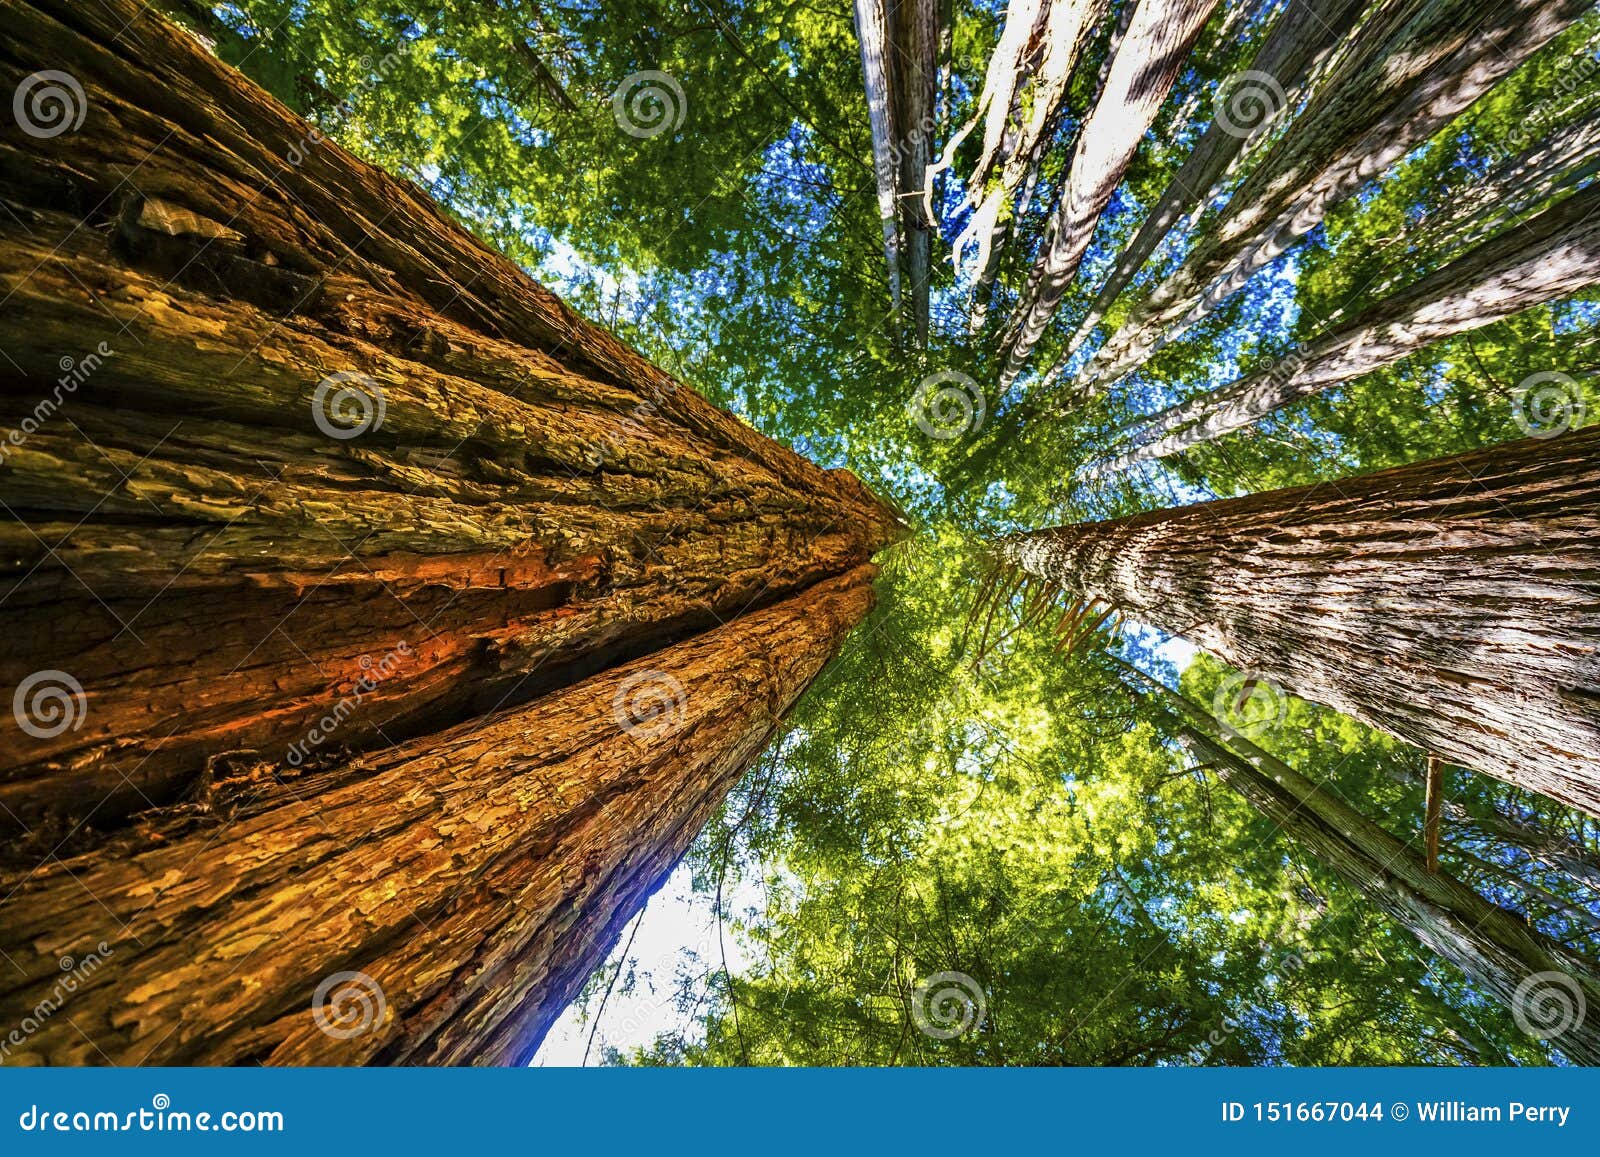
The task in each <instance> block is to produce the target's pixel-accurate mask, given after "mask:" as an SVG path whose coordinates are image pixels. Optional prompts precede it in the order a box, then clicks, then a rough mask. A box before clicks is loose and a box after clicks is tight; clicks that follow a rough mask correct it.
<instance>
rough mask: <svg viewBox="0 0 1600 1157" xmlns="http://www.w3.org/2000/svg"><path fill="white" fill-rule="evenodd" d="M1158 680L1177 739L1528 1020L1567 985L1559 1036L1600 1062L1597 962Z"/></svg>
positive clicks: (1585, 1058)
mask: <svg viewBox="0 0 1600 1157" xmlns="http://www.w3.org/2000/svg"><path fill="white" fill-rule="evenodd" d="M1146 678H1147V677H1146ZM1147 681H1148V680H1147ZM1149 682H1151V683H1153V681H1149ZM1154 686H1156V687H1160V688H1161V692H1160V693H1161V695H1162V699H1163V700H1164V701H1165V702H1166V703H1168V704H1170V705H1171V706H1172V707H1174V708H1175V709H1176V712H1177V713H1178V720H1177V734H1178V739H1179V741H1180V742H1181V743H1182V744H1183V745H1184V747H1185V748H1187V749H1188V750H1189V752H1190V753H1191V754H1192V755H1193V756H1194V757H1195V759H1196V760H1198V761H1199V762H1200V763H1203V764H1205V765H1206V766H1207V767H1209V768H1211V769H1212V770H1214V771H1215V773H1216V775H1217V777H1218V778H1219V779H1221V780H1222V781H1223V782H1224V783H1225V784H1227V785H1228V786H1229V787H1230V788H1232V789H1233V790H1235V791H1237V792H1238V793H1239V794H1240V795H1241V796H1243V797H1244V798H1245V799H1246V800H1247V801H1248V802H1249V803H1250V805H1251V806H1252V807H1254V808H1256V810H1258V811H1259V812H1261V814H1262V815H1264V816H1266V817H1267V818H1268V819H1269V820H1271V821H1272V822H1273V823H1275V824H1277V825H1278V826H1279V827H1280V828H1281V829H1282V830H1283V832H1284V833H1285V834H1286V835H1287V836H1288V837H1289V839H1290V840H1292V841H1293V842H1295V843H1296V844H1299V845H1300V846H1301V847H1303V848H1305V849H1306V850H1307V851H1308V852H1310V853H1311V855H1313V856H1315V857H1316V858H1317V859H1318V860H1319V861H1321V862H1322V863H1323V864H1324V865H1325V866H1326V867H1328V868H1329V869H1330V870H1331V871H1333V872H1335V873H1337V874H1338V875H1339V876H1341V877H1342V878H1343V879H1344V880H1346V881H1347V882H1348V883H1350V884H1352V885H1354V886H1355V887H1356V888H1357V889H1358V890H1359V891H1360V892H1361V894H1362V895H1363V896H1365V897H1366V898H1367V899H1368V900H1369V901H1370V902H1371V903H1372V904H1373V905H1374V906H1375V907H1377V908H1378V909H1379V910H1380V911H1382V912H1383V913H1384V914H1385V915H1386V916H1388V917H1389V918H1390V919H1391V920H1393V921H1394V922H1395V923H1396V924H1398V925H1400V927H1402V928H1404V929H1405V930H1406V931H1407V932H1409V933H1411V935H1412V936H1414V937H1415V938H1416V939H1417V941H1418V943H1420V944H1421V945H1422V946H1423V947H1424V948H1425V949H1427V950H1428V951H1429V952H1432V953H1433V954H1434V955H1435V956H1437V957H1439V958H1440V959H1441V960H1443V961H1445V962H1446V963H1449V964H1452V965H1454V966H1455V967H1456V968H1459V969H1460V970H1461V971H1462V972H1463V973H1465V974H1466V976H1467V977H1468V979H1470V980H1471V981H1472V982H1473V983H1474V984H1475V985H1476V986H1478V987H1479V988H1481V989H1483V990H1484V991H1485V992H1487V993H1489V994H1490V995H1492V996H1494V997H1495V998H1496V999H1497V1000H1499V1001H1500V1002H1501V1003H1503V1004H1505V1005H1506V1006H1507V1007H1508V1008H1511V1009H1512V1010H1513V1012H1515V1013H1516V1014H1517V1019H1518V1020H1519V1022H1520V1021H1522V1020H1524V1019H1532V1017H1530V1014H1531V1013H1534V1012H1536V1011H1537V1009H1536V1007H1535V1005H1534V997H1533V995H1532V993H1533V990H1534V988H1536V987H1537V988H1540V989H1541V991H1548V992H1550V993H1552V994H1554V993H1558V992H1563V991H1564V994H1565V995H1566V996H1568V997H1569V998H1570V1006H1571V1007H1572V1009H1573V1012H1574V1015H1573V1018H1572V1020H1571V1022H1570V1023H1569V1025H1568V1028H1567V1031H1565V1032H1563V1033H1560V1034H1559V1035H1555V1036H1553V1037H1552V1038H1550V1039H1551V1040H1552V1043H1554V1044H1555V1045H1557V1046H1558V1047H1559V1048H1560V1049H1561V1050H1562V1052H1564V1053H1565V1054H1566V1055H1567V1056H1568V1057H1570V1058H1571V1059H1572V1060H1574V1061H1576V1062H1577V1063H1579V1064H1589V1065H1592V1064H1600V975H1597V974H1596V973H1595V971H1594V968H1593V966H1592V964H1591V963H1590V962H1589V961H1587V960H1586V959H1584V957H1582V956H1581V955H1579V954H1578V953H1576V952H1573V951H1572V950H1570V949H1568V948H1565V947H1563V946H1562V945H1560V944H1558V943H1556V942H1555V941H1554V940H1551V939H1550V938H1549V937H1547V936H1544V935H1542V934H1541V933H1539V932H1536V931H1534V930H1533V929H1531V928H1529V927H1528V926H1527V925H1526V924H1525V923H1524V922H1523V921H1522V920H1521V919H1519V918H1518V917H1517V915H1516V914H1515V913H1513V912H1510V911H1507V910H1506V909H1504V908H1501V907H1498V906H1497V905H1495V904H1492V903H1490V902H1489V901H1488V900H1486V899H1484V898H1483V897H1482V896H1481V895H1479V894H1478V893H1477V892H1475V891H1474V890H1473V889H1471V888H1469V887H1467V886H1466V885H1465V884H1463V883H1461V882H1460V881H1459V880H1456V879H1454V878H1452V877H1450V876H1447V875H1444V874H1442V873H1438V872H1431V871H1429V870H1428V867H1427V865H1426V864H1425V863H1424V862H1423V858H1422V857H1421V856H1420V855H1418V854H1417V853H1416V852H1415V851H1413V850H1412V849H1411V848H1410V847H1409V846H1408V845H1406V844H1402V843H1401V842H1400V841H1399V840H1397V839H1395V838H1394V837H1393V836H1391V835H1390V834H1389V833H1388V832H1386V831H1384V830H1383V829H1382V828H1381V827H1379V826H1378V825H1377V824H1375V823H1373V822H1372V821H1371V820H1369V819H1367V818H1366V817H1365V816H1363V815H1362V814H1361V813H1360V812H1358V811H1357V810H1356V809H1355V808H1353V807H1351V806H1350V805H1349V804H1347V803H1345V802H1344V801H1343V800H1341V799H1339V798H1338V797H1337V796H1336V795H1333V794H1332V793H1331V792H1327V791H1324V790H1323V789H1322V788H1321V787H1319V786H1318V785H1317V784H1316V783H1315V782H1313V781H1312V780H1310V779H1308V778H1306V777H1305V776H1303V775H1301V774H1300V773H1299V772H1298V771H1296V770H1295V769H1294V768H1292V767H1290V766H1289V765H1288V764H1286V763H1284V762H1283V761H1282V760H1281V759H1278V758H1277V757H1276V756H1274V755H1272V754H1271V753H1270V752H1267V751H1265V750H1263V749H1262V748H1260V747H1258V746H1257V745H1256V744H1254V743H1252V742H1251V741H1250V740H1249V739H1246V738H1244V737H1243V736H1229V737H1228V738H1227V739H1226V741H1224V739H1223V738H1222V736H1221V735H1220V734H1219V732H1218V728H1217V724H1216V720H1215V719H1213V718H1212V717H1211V716H1210V715H1209V714H1208V713H1207V712H1206V711H1205V709H1204V708H1202V707H1201V706H1199V705H1198V704H1196V703H1194V702H1192V701H1190V700H1188V699H1186V698H1184V697H1182V696H1180V695H1178V694H1176V693H1174V692H1172V691H1169V690H1167V689H1166V688H1165V687H1161V685H1160V684H1158V683H1156V684H1154ZM1530 982H1531V983H1530Z"/></svg>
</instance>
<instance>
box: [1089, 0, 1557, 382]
mask: <svg viewBox="0 0 1600 1157" xmlns="http://www.w3.org/2000/svg"><path fill="white" fill-rule="evenodd" d="M1587 7H1588V4H1587V3H1586V2H1585V0H1496V2H1494V3H1490V4H1484V3H1482V2H1481V0H1389V3H1388V4H1387V5H1386V6H1385V8H1384V9H1383V10H1381V11H1379V12H1377V13H1375V14H1374V15H1373V16H1372V17H1370V18H1369V19H1368V20H1367V21H1366V22H1365V23H1364V24H1363V25H1362V27H1361V29H1360V31H1359V32H1358V33H1357V44H1356V45H1355V46H1353V48H1352V51H1351V53H1350V56H1349V58H1348V60H1347V61H1346V62H1345V65H1344V67H1341V68H1338V69H1335V70H1334V71H1333V73H1332V74H1331V75H1330V76H1329V78H1328V79H1327V81H1326V82H1325V83H1324V84H1322V85H1321V86H1320V87H1319V90H1318V92H1317V94H1316V95H1315V96H1314V97H1313V99H1312V102H1311V104H1310V105H1309V106H1308V107H1307V108H1306V110H1305V111H1304V112H1303V113H1301V115H1299V116H1298V117H1296V118H1295V119H1294V121H1293V122H1292V123H1291V124H1290V126H1289V129H1288V131H1287V132H1286V133H1285V134H1284V136H1283V137H1282V138H1280V139H1279V140H1278V141H1277V143H1276V144H1274V145H1273V147H1272V148H1271V149H1270V150H1269V151H1268V153H1267V155H1266V156H1265V157H1264V158H1263V159H1262V161H1261V163H1260V164H1258V165H1256V166H1255V167H1254V168H1253V169H1252V171H1251V173H1250V175H1249V176H1248V177H1246V178H1245V180H1244V183H1243V184H1242V185H1241V186H1240V187H1239V189H1238V190H1237V191H1236V192H1235V193H1234V195H1233V196H1232V198H1230V199H1229V202H1228V205H1227V207H1226V208H1225V209H1224V210H1223V212H1222V213H1221V215H1220V216H1219V218H1218V220H1217V222H1216V223H1215V224H1214V225H1213V226H1212V227H1211V228H1210V229H1208V230H1207V231H1206V232H1205V234H1204V236H1202V237H1201V239H1200V240H1199V241H1198V242H1197V243H1196V245H1195V247H1194V249H1193V251H1192V252H1191V253H1190V254H1189V256H1188V258H1187V259H1186V260H1185V261H1184V263H1183V265H1182V266H1180V267H1179V268H1178V270H1177V271H1175V272H1174V273H1173V274H1172V275H1171V276H1170V277H1168V278H1167V280H1166V281H1164V282H1163V283H1162V284H1161V285H1160V286H1159V287H1158V288H1157V289H1156V291H1155V292H1154V293H1153V294H1151V296H1150V297H1149V298H1148V299H1146V300H1145V301H1144V302H1143V303H1141V305H1140V306H1139V307H1137V308H1136V309H1135V310H1134V311H1133V313H1132V314H1131V315H1130V317H1129V319H1128V320H1127V322H1125V323H1124V324H1123V326H1122V328H1121V329H1120V330H1119V331H1118V333H1117V334H1115V335H1113V337H1112V338H1111V340H1110V341H1108V342H1107V343H1106V344H1105V345H1104V346H1102V347H1101V348H1100V350H1098V351H1097V352H1096V354H1095V356H1094V357H1093V358H1092V359H1091V360H1090V362H1089V363H1088V364H1087V365H1086V366H1085V367H1084V369H1083V371H1082V372H1081V373H1080V374H1079V375H1078V378H1077V380H1076V381H1075V382H1074V383H1073V384H1072V386H1071V388H1070V397H1069V401H1082V400H1084V399H1086V398H1088V397H1090V396H1092V395H1093V394H1095V393H1099V392H1101V391H1103V390H1104V389H1107V388H1109V387H1110V386H1111V385H1113V384H1115V382H1116V381H1117V380H1118V379H1120V378H1121V377H1122V376H1123V375H1124V374H1126V373H1128V372H1129V371H1130V370H1132V369H1134V368H1135V367H1137V366H1138V365H1140V364H1141V363H1143V362H1144V361H1145V359H1146V358H1148V357H1149V356H1150V355H1151V354H1152V353H1154V352H1155V350H1157V349H1158V348H1160V346H1161V345H1162V344H1164V343H1165V342H1167V341H1170V340H1171V339H1172V338H1174V337H1176V336H1178V335H1179V334H1181V333H1183V332H1184V331H1186V330H1187V329H1188V328H1189V327H1190V326H1192V325H1194V324H1195V323H1196V322H1198V321H1199V320H1200V319H1201V318H1203V317H1205V316H1207V315H1208V314H1210V313H1211V312H1212V311H1213V310H1214V309H1216V308H1217V307H1218V306H1220V305H1221V304H1222V303H1223V302H1224V301H1226V300H1227V299H1228V298H1229V297H1231V296H1232V295H1233V293H1234V292H1235V291H1236V290H1238V289H1239V288H1240V287H1241V286H1243V285H1244V284H1245V282H1247V281H1248V280H1249V279H1250V278H1251V277H1252V276H1253V275H1254V274H1255V273H1256V272H1257V271H1258V270H1260V269H1261V268H1262V267H1263V266H1265V265H1267V264H1268V263H1269V262H1271V261H1272V260H1274V259H1275V258H1277V257H1279V256H1281V255H1282V254H1284V253H1286V252H1288V250H1289V249H1290V248H1292V247H1293V246H1294V245H1295V244H1297V243H1298V242H1299V240H1300V239H1301V238H1302V237H1304V236H1305V235H1306V234H1307V233H1308V232H1310V231H1311V229H1312V228H1314V227H1315V226H1316V224H1317V223H1318V222H1319V221H1321V220H1322V218H1323V216H1324V215H1325V214H1326V213H1327V211H1328V209H1329V207H1331V206H1332V205H1335V204H1337V203H1338V202H1340V201H1342V200H1344V199H1345V198H1346V197H1348V196H1350V195H1351V194H1352V193H1354V192H1355V191H1356V190H1357V189H1359V188H1360V187H1361V186H1362V185H1363V184H1365V183H1366V182H1367V181H1370V180H1371V179H1373V178H1374V177H1376V176H1378V175H1379V174H1381V173H1382V172H1384V170H1386V169H1388V168H1389V167H1390V166H1391V165H1393V164H1394V163H1395V162H1396V161H1398V160H1399V159H1400V158H1401V157H1403V156H1405V154H1406V153H1408V152H1410V151H1411V150H1412V149H1413V148H1415V147H1416V146H1417V145H1419V144H1421V143H1422V142H1423V141H1425V140H1427V139H1428V138H1429V137H1430V136H1432V135H1433V134H1434V133H1435V132H1437V131H1438V130H1439V129H1440V128H1442V127H1443V126H1444V125H1446V124H1447V123H1449V121H1450V120H1452V119H1453V118H1454V117H1455V116H1456V114H1457V113H1459V112H1460V111H1461V110H1462V109H1464V108H1466V107H1467V106H1468V105H1469V104H1471V103H1472V102H1473V101H1474V100H1476V99H1477V98H1478V97H1479V96H1481V95H1482V94H1483V93H1485V92H1487V91H1488V90H1489V89H1490V88H1491V87H1493V85H1494V84H1495V82H1496V81H1498V80H1499V79H1500V78H1501V77H1503V76H1505V75H1506V74H1507V73H1509V72H1510V71H1511V70H1512V69H1513V68H1515V67H1516V66H1517V65H1518V64H1520V63H1521V62H1522V61H1524V60H1526V59H1527V58H1528V57H1529V56H1530V55H1532V54H1533V53H1534V52H1535V51H1537V50H1538V49H1539V48H1541V47H1543V46H1544V45H1545V44H1546V43H1548V42H1549V41H1550V40H1551V39H1552V38H1554V37H1555V36H1556V35H1557V34H1558V33H1560V32H1561V31H1562V30H1563V29H1564V28H1566V27H1567V26H1568V25H1569V24H1571V23H1572V22H1573V21H1574V20H1576V19H1577V18H1578V17H1579V16H1580V15H1582V14H1583V12H1584V10H1585V9H1586V8H1587Z"/></svg>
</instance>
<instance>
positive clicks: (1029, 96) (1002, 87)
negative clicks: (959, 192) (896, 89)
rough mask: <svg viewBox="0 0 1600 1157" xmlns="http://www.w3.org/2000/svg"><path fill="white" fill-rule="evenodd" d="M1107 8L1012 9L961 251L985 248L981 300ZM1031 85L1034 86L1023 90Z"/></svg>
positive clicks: (996, 63) (999, 50) (1084, 3)
mask: <svg viewBox="0 0 1600 1157" xmlns="http://www.w3.org/2000/svg"><path fill="white" fill-rule="evenodd" d="M1104 9H1105V2H1104V0H1058V2H1054V3H1049V4H1047V5H1045V6H1044V8H1043V9H1041V8H1040V5H1039V4H1037V3H1018V4H1013V5H1011V6H1009V7H1008V8H1007V9H1006V23H1005V27H1004V28H1003V29H1002V31H1001V34H1000V43H999V44H998V45H997V46H996V48H995V51H994V55H993V56H992V57H991V58H990V60H989V69H988V75H987V78H986V80H985V83H984V91H983V94H982V96H981V97H980V99H979V115H980V116H981V117H982V119H983V126H984V136H983V151H982V152H981V153H980V154H979V157H978V161H977V163H976V164H975V165H974V166H973V172H972V177H971V179H970V180H969V181H968V184H967V199H968V202H969V203H970V204H971V205H972V206H973V211H972V219H971V222H970V223H969V224H968V226H967V228H966V229H965V230H963V232H962V234H961V236H960V237H958V238H957V239H956V242H955V246H954V260H955V261H956V263H957V264H958V265H959V264H960V263H961V260H962V254H963V252H964V251H965V249H966V247H967V246H968V245H969V244H972V245H976V247H977V249H976V258H975V261H974V268H975V270H976V278H975V281H976V287H975V288H976V294H977V295H979V300H980V301H983V302H986V297H987V291H988V289H989V287H990V285H991V284H992V282H993V280H994V276H995V273H996V271H997V270H998V268H999V264H1000V252H1001V248H1002V246H1003V244H1004V241H1005V238H1006V236H1007V235H1008V234H1009V232H1010V229H1011V222H1012V218H1013V216H1014V214H1015V212H1016V211H1017V198H1018V195H1019V192H1020V191H1021V189H1022V187H1023V185H1024V183H1025V182H1026V181H1027V179H1028V177H1029V174H1031V173H1033V172H1034V171H1035V170H1036V168H1037V166H1038V163H1039V156H1040V153H1041V151H1042V146H1043V144H1044V142H1045V140H1046V139H1047V138H1048V135H1049V129H1050V127H1051V126H1052V125H1053V124H1054V123H1055V120H1056V116H1057V112H1058V110H1059V109H1060V107H1061V101H1062V99H1063V98H1064V97H1065V95H1066V91H1067V85H1068V83H1069V82H1070V81H1071V79H1072V71H1073V68H1074V66H1075V65H1076V64H1077V61H1078V57H1079V55H1080V54H1081V52H1082V50H1083V45H1084V44H1085V43H1086V42H1087V40H1088V39H1089V35H1090V33H1091V32H1092V31H1093V28H1094V25H1095V23H1096V22H1097V21H1098V19H1099V17H1100V15H1101V14H1102V12H1103V11H1104ZM1023 80H1026V81H1027V82H1028V83H1027V85H1026V87H1025V88H1021V89H1020V91H1019V82H1021V81H1023ZM997 170H998V171H997ZM985 313H986V308H982V307H978V308H975V309H974V317H973V323H972V325H971V326H969V328H971V329H973V330H974V331H975V330H976V329H977V328H980V327H981V324H982V318H983V316H984V314H985Z"/></svg>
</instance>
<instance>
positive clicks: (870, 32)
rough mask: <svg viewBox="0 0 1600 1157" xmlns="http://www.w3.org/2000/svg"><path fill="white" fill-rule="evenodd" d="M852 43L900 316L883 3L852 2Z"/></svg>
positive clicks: (896, 187) (896, 181) (896, 177)
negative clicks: (856, 54)
mask: <svg viewBox="0 0 1600 1157" xmlns="http://www.w3.org/2000/svg"><path fill="white" fill-rule="evenodd" d="M855 19H856V42H857V43H858V44H859V45H860V46H861V74H862V78H863V83H864V84H865V86H866V93H867V125H868V128H869V129H870V131H871V133H872V171H873V175H874V178H875V180H876V182H877V190H878V219H879V221H880V222H881V223H882V225H883V260H884V264H885V265H886V266H887V267H888V271H889V302H890V307H891V308H892V309H893V311H894V314H895V317H896V318H898V317H899V315H900V292H901V291H900V208H899V205H900V167H899V165H897V164H896V163H895V141H896V140H897V139H898V138H897V137H896V135H895V126H894V93H893V90H892V88H891V87H890V73H891V68H890V62H889V18H888V15H887V13H886V12H885V10H884V0H855Z"/></svg>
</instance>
